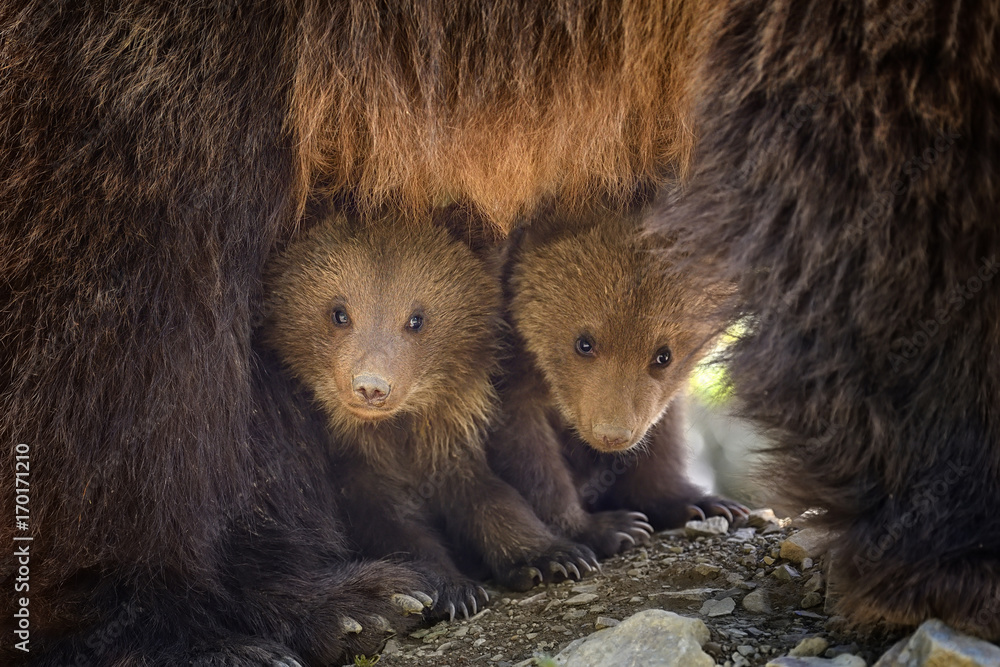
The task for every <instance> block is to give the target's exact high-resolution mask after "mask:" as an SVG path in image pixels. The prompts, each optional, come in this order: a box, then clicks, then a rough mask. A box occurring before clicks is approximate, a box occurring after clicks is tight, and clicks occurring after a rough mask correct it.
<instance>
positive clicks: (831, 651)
mask: <svg viewBox="0 0 1000 667" xmlns="http://www.w3.org/2000/svg"><path fill="white" fill-rule="evenodd" d="M860 650H861V647H859V646H858V645H857V644H855V643H854V642H851V643H850V644H840V645H838V646H831V647H830V648H828V649H826V652H824V653H823V655H824V656H826V657H827V658H836V657H837V656H841V655H844V654H845V653H857V652H858V651H860Z"/></svg>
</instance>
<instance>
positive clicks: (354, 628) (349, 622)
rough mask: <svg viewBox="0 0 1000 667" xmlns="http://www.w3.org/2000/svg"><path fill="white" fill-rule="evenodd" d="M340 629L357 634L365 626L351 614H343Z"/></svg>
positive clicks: (350, 633)
mask: <svg viewBox="0 0 1000 667" xmlns="http://www.w3.org/2000/svg"><path fill="white" fill-rule="evenodd" d="M340 629H341V630H343V631H344V632H345V633H347V634H349V635H356V634H358V633H359V632H361V631H362V630H363V629H364V628H362V627H361V624H360V623H358V622H357V621H356V620H354V619H353V618H351V617H350V616H341V617H340Z"/></svg>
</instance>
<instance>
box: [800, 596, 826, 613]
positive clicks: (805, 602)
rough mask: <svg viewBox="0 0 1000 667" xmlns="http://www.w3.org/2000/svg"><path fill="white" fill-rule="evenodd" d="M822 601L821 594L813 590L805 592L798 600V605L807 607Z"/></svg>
mask: <svg viewBox="0 0 1000 667" xmlns="http://www.w3.org/2000/svg"><path fill="white" fill-rule="evenodd" d="M822 601H823V596H821V595H820V594H819V593H815V592H813V593H806V595H805V597H803V598H802V601H801V602H799V605H800V606H801V607H802V608H803V609H809V608H810V607H815V606H817V605H818V604H819V603H820V602H822Z"/></svg>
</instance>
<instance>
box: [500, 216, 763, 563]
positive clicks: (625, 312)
mask: <svg viewBox="0 0 1000 667" xmlns="http://www.w3.org/2000/svg"><path fill="white" fill-rule="evenodd" d="M657 253H658V250H657V249H656V248H655V247H654V246H653V245H652V244H650V243H648V242H647V241H646V240H645V239H643V238H641V236H640V235H639V234H638V218H637V217H635V216H628V217H624V216H619V215H615V214H614V213H611V212H608V211H595V212H591V213H587V214H582V215H577V216H569V217H567V216H566V215H564V214H562V215H561V214H557V213H552V214H550V215H548V216H547V217H545V218H543V219H541V220H536V221H533V222H532V223H531V225H530V226H528V227H527V229H526V230H524V231H523V232H522V233H519V234H515V235H514V237H513V238H512V239H511V241H510V243H509V248H508V254H509V257H508V264H509V266H508V269H507V271H508V273H509V279H508V280H507V290H508V292H509V294H508V305H507V309H508V319H509V321H510V324H511V330H512V341H511V347H512V351H511V356H512V359H511V361H510V363H509V364H505V366H506V367H508V368H509V370H508V372H507V373H506V375H505V376H504V378H503V402H504V417H503V420H502V423H501V425H500V426H499V427H498V428H497V429H496V430H495V432H494V433H493V435H492V437H491V440H490V445H489V453H490V461H491V463H492V464H493V466H494V468H495V469H496V470H497V471H498V472H499V474H500V475H501V476H502V477H504V478H505V479H507V480H508V481H510V482H511V484H513V485H514V486H516V487H517V488H518V489H520V491H521V492H522V493H523V494H524V495H525V496H526V497H527V498H528V499H529V500H530V501H531V504H532V506H533V507H534V508H535V511H536V512H537V513H538V514H539V516H541V517H542V519H543V520H544V521H546V523H548V524H550V525H552V526H554V527H556V528H557V529H558V530H559V531H560V532H561V533H562V534H564V535H566V536H568V537H571V538H572V539H576V540H579V541H582V542H584V543H585V544H588V545H590V546H591V547H593V548H594V549H595V550H596V551H597V552H598V553H599V554H600V555H603V556H607V555H610V554H613V553H617V552H618V551H619V550H620V549H621V548H622V547H623V546H626V545H628V544H634V543H635V540H641V539H645V538H646V537H648V534H647V531H651V530H652V529H654V528H655V529H657V530H660V529H663V528H675V527H677V526H678V525H681V524H682V523H683V521H684V520H686V519H688V518H690V517H691V516H692V515H699V514H701V513H702V511H703V510H704V511H706V512H708V513H711V514H715V513H722V514H726V515H727V516H728V517H729V518H730V520H732V519H733V515H732V513H731V511H733V512H736V513H737V515H738V516H741V515H742V514H743V512H744V511H745V509H744V508H743V507H742V506H740V505H739V504H737V503H730V502H729V501H723V500H721V499H718V498H714V497H710V496H709V497H706V496H705V495H704V492H703V491H701V490H699V489H697V488H695V487H694V486H693V485H692V484H691V483H690V482H689V481H688V480H687V478H686V475H685V462H684V441H683V417H682V414H681V403H682V397H681V395H682V393H683V390H684V388H685V386H686V384H687V379H688V376H689V375H690V372H691V369H692V368H693V367H694V365H695V364H696V363H697V362H698V361H699V360H700V359H701V357H702V356H703V355H704V354H705V352H707V350H708V349H709V347H710V346H711V344H712V341H713V340H714V339H715V336H716V334H717V333H718V330H717V326H718V324H719V323H718V322H717V321H714V320H713V318H712V315H713V314H714V313H715V310H716V308H717V306H716V305H715V303H714V302H715V301H716V299H717V295H716V294H714V292H720V291H722V292H724V290H721V289H720V288H718V287H715V288H714V289H713V290H698V289H695V288H692V286H691V285H689V284H688V282H687V281H685V279H684V276H683V274H680V273H677V272H674V271H672V270H671V267H670V265H669V264H667V263H665V262H662V261H660V259H659V256H658V254H657ZM581 345H584V346H585V348H581V347H580V346H581ZM629 510H632V511H631V512H630V511H629ZM635 511H640V512H642V513H645V514H637V513H636V512H635ZM647 517H648V519H649V522H650V523H651V524H652V526H650V525H649V524H647V523H646V522H645V521H646V518H647Z"/></svg>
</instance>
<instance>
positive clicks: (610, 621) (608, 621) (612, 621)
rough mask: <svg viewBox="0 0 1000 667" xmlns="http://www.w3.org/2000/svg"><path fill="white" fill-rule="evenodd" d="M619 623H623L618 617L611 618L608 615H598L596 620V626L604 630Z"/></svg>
mask: <svg viewBox="0 0 1000 667" xmlns="http://www.w3.org/2000/svg"><path fill="white" fill-rule="evenodd" d="M619 623H621V621H619V620H618V619H616V618H609V617H607V616H598V617H597V620H596V621H594V628H596V629H598V630H603V629H604V628H613V627H615V626H616V625H618V624H619Z"/></svg>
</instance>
